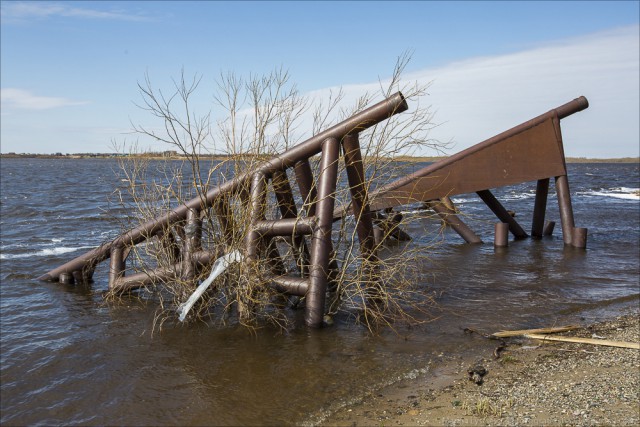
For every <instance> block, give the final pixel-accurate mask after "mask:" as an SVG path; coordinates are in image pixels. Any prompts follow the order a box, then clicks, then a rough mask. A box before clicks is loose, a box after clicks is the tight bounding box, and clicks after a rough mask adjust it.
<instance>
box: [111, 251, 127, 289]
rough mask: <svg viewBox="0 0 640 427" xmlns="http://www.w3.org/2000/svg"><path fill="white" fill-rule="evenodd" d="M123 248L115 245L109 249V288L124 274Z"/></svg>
mask: <svg viewBox="0 0 640 427" xmlns="http://www.w3.org/2000/svg"><path fill="white" fill-rule="evenodd" d="M123 255H124V249H123V248H122V246H116V247H114V248H112V249H111V262H110V263H109V289H112V288H113V287H114V286H115V283H116V281H117V280H118V279H119V278H120V277H122V276H124V270H125V262H124V256H123Z"/></svg>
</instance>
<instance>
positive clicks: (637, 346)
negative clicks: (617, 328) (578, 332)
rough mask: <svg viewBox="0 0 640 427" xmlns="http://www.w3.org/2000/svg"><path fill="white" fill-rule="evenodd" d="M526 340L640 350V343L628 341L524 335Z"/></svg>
mask: <svg viewBox="0 0 640 427" xmlns="http://www.w3.org/2000/svg"><path fill="white" fill-rule="evenodd" d="M522 336H524V337H525V338H532V339H536V340H544V341H562V342H575V343H581V344H593V345H605V346H608V347H622V348H635V349H638V350H640V343H637V342H626V341H611V340H600V339H594V338H578V337H550V336H548V335H544V334H522Z"/></svg>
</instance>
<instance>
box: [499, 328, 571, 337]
mask: <svg viewBox="0 0 640 427" xmlns="http://www.w3.org/2000/svg"><path fill="white" fill-rule="evenodd" d="M581 328H582V326H576V325H568V326H558V327H555V328H538V329H521V330H519V331H500V332H495V333H493V334H491V336H492V337H496V338H507V337H517V336H520V335H526V334H553V333H556V332H566V331H573V330H575V329H581Z"/></svg>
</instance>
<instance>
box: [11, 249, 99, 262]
mask: <svg viewBox="0 0 640 427" xmlns="http://www.w3.org/2000/svg"><path fill="white" fill-rule="evenodd" d="M94 247H95V246H79V247H77V248H65V247H56V248H50V249H41V250H39V251H37V252H28V253H22V254H3V253H0V259H16V258H30V257H43V256H55V255H61V254H66V253H69V252H75V251H79V250H81V249H93V248H94Z"/></svg>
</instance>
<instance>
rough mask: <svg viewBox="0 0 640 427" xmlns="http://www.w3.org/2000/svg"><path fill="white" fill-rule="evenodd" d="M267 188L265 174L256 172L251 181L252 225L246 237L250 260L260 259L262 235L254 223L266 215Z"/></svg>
mask: <svg viewBox="0 0 640 427" xmlns="http://www.w3.org/2000/svg"><path fill="white" fill-rule="evenodd" d="M265 188H266V179H265V176H264V174H262V173H256V174H254V175H253V179H252V181H251V199H250V202H249V209H250V214H249V221H250V222H251V225H250V229H249V232H248V233H247V237H246V245H247V260H248V261H255V260H256V259H258V242H259V240H260V235H259V234H258V232H257V231H256V230H255V227H254V224H255V223H256V222H257V221H259V220H261V219H262V218H263V216H264V209H265V203H266V193H265Z"/></svg>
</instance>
